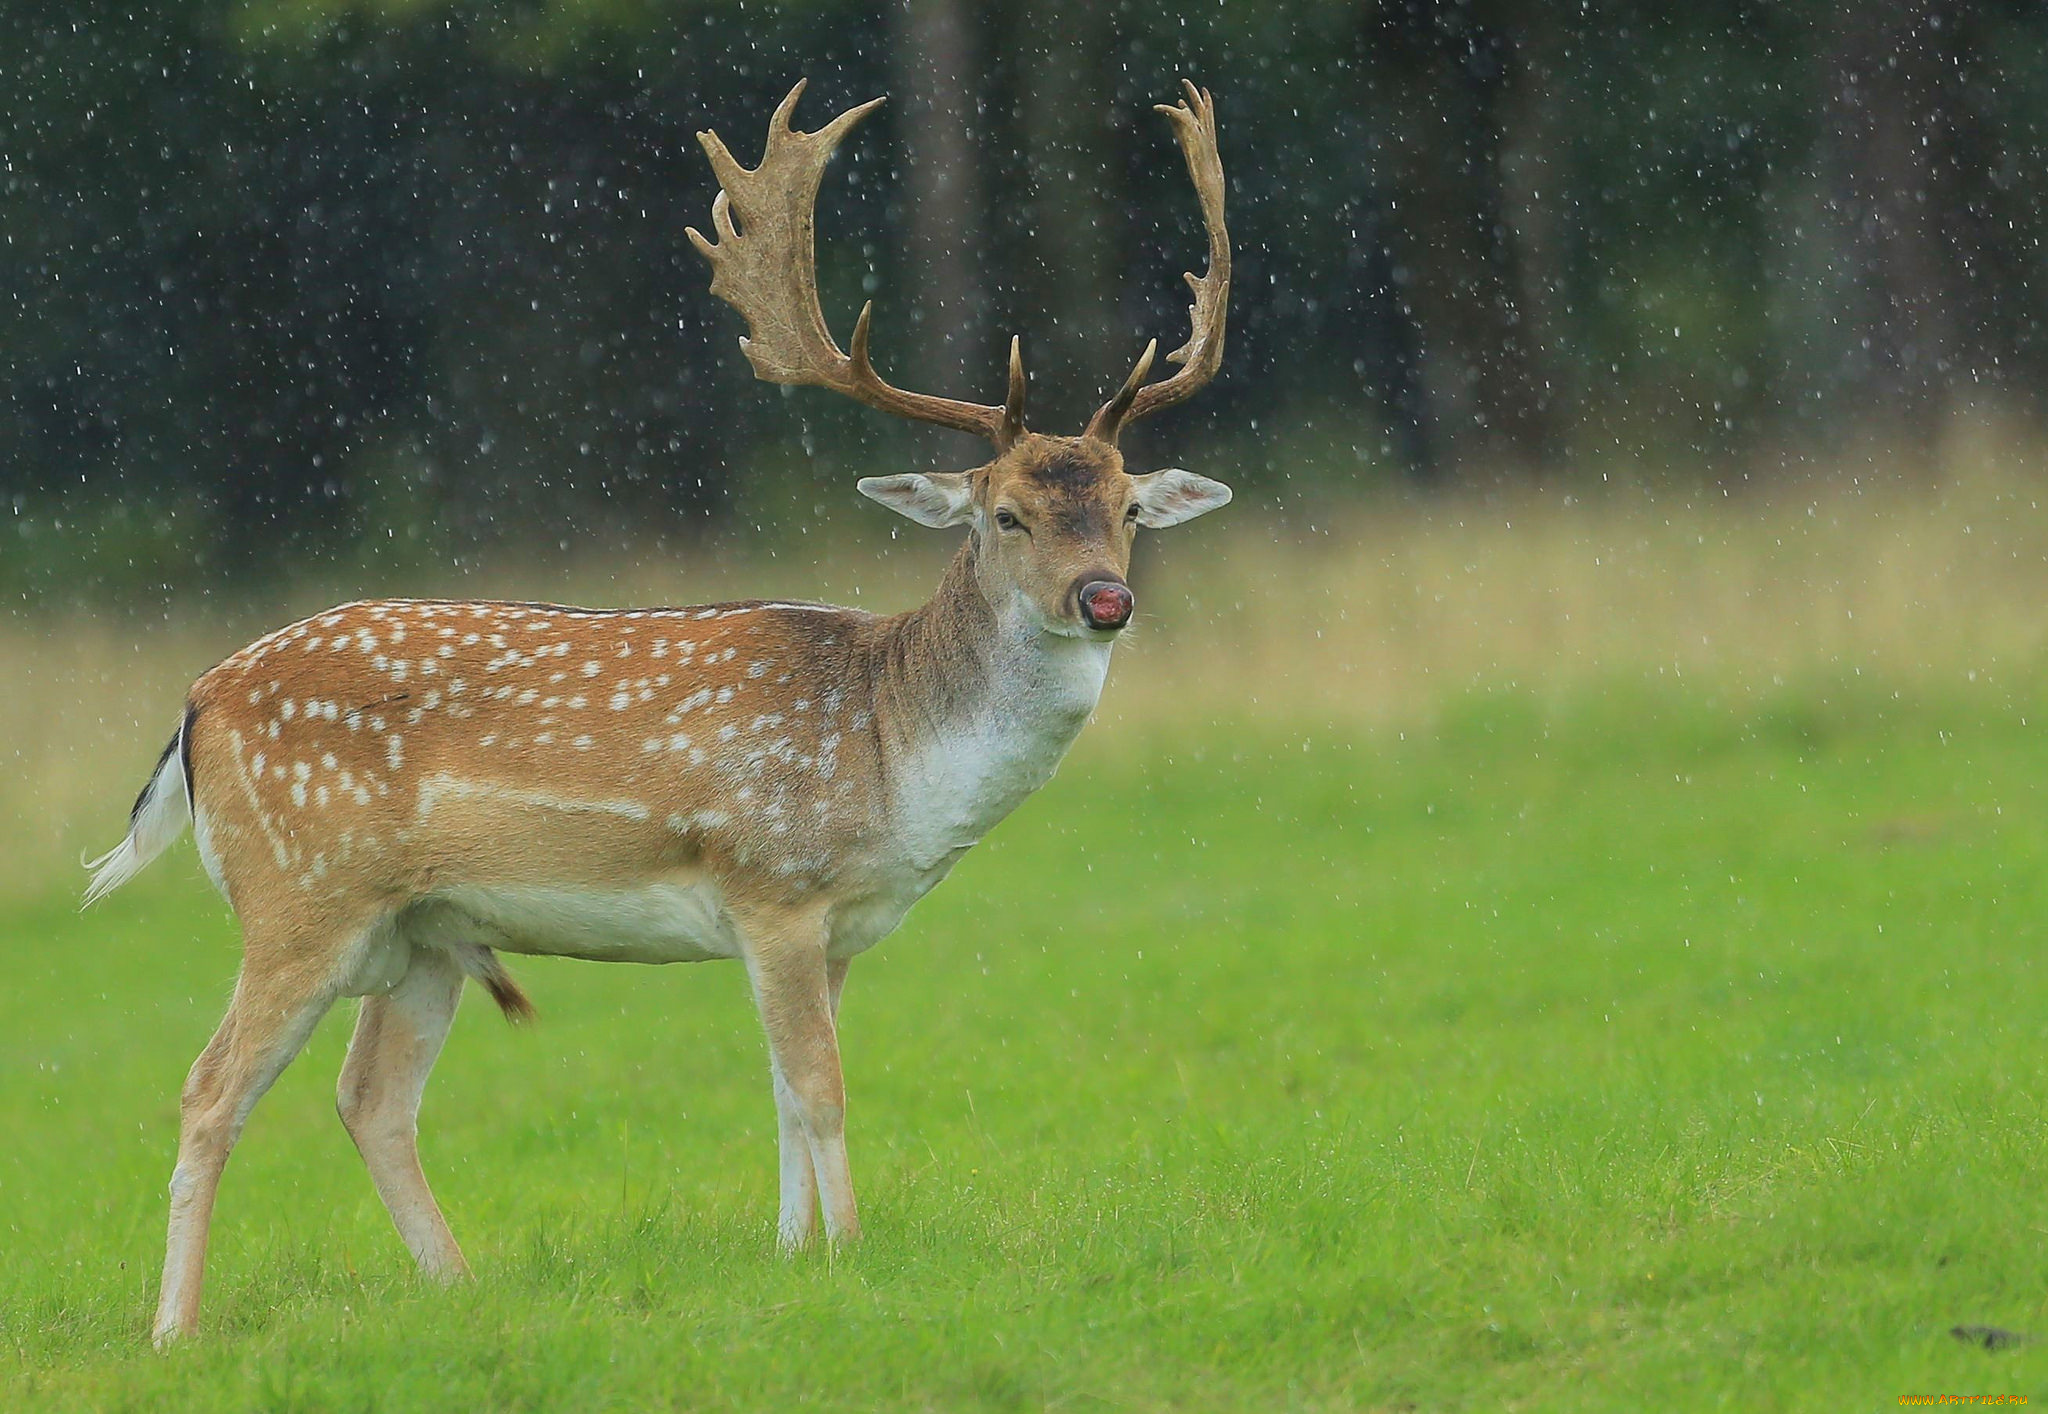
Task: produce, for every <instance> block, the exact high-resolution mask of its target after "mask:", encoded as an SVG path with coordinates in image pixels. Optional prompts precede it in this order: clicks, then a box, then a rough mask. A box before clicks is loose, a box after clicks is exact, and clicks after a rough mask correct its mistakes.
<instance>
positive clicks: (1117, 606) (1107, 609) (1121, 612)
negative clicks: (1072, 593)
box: [1080, 579, 1137, 630]
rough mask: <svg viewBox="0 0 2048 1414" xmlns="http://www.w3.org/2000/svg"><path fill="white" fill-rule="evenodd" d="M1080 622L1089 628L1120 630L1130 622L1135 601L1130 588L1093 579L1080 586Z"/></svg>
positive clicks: (1105, 580)
mask: <svg viewBox="0 0 2048 1414" xmlns="http://www.w3.org/2000/svg"><path fill="white" fill-rule="evenodd" d="M1080 600H1081V622H1082V623H1085V624H1087V625H1088V627H1090V628H1097V629H1109V630H1114V629H1120V628H1122V627H1123V626H1124V625H1125V624H1127V623H1129V622H1130V621H1131V610H1132V609H1133V608H1134V607H1136V603H1137V601H1136V600H1134V599H1133V598H1132V597H1131V587H1130V586H1129V585H1128V584H1123V583H1120V582H1118V581H1117V580H1113V579H1094V580H1090V581H1089V582H1088V583H1086V584H1084V585H1082V586H1081V592H1080Z"/></svg>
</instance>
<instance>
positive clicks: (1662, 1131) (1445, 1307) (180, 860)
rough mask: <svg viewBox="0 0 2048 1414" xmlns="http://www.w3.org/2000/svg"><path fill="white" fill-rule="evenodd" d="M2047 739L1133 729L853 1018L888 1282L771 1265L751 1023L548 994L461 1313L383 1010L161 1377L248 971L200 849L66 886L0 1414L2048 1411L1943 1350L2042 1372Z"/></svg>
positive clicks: (463, 1140) (923, 930) (1870, 721)
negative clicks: (341, 1110)
mask: <svg viewBox="0 0 2048 1414" xmlns="http://www.w3.org/2000/svg"><path fill="white" fill-rule="evenodd" d="M2039 695H2040V694H2029V693H2024V692H2017V691H2008V690H2007V689H2005V688H2000V689H1998V690H1996V691H1993V690H1989V689H1976V688H1972V689H1969V690H1967V691H1957V692H1953V693H1950V694H1949V695H1947V696H1945V697H1937V696H1920V697H1915V696H1913V695H1911V694H1904V695H1901V696H1899V697H1896V698H1895V697H1894V696H1893V695H1892V694H1891V693H1890V692H1889V691H1886V690H1881V689H1879V688H1877V687H1876V686H1875V685H1873V684H1872V683H1870V682H1869V681H1868V680H1862V681H1859V682H1852V683H1851V684H1850V685H1849V686H1847V687H1845V688H1843V689H1841V690H1838V691H1826V690H1820V689H1812V690H1803V691H1801V692H1800V693H1799V694H1797V695H1794V694H1792V693H1790V692H1789V691H1788V692H1787V693H1786V694H1784V695H1782V696H1781V697H1780V698H1779V699H1777V700H1767V701H1764V702H1763V703H1761V704H1752V703H1745V704H1743V705H1741V706H1740V707H1735V706H1731V705H1729V704H1727V703H1717V702H1715V701H1713V700H1710V699H1706V698H1703V697H1701V696H1699V695H1694V694H1688V693H1684V692H1681V691H1679V690H1677V689H1676V688H1674V687H1667V688H1665V689H1661V690H1658V689H1648V690H1646V689H1643V688H1640V687H1632V688H1626V689H1624V688H1615V689H1613V690H1609V691H1602V690H1597V689H1594V690H1588V691H1587V692H1585V693H1584V694H1582V695H1581V696H1580V697H1579V698H1577V699H1576V700H1575V701H1573V702H1571V703H1568V704H1565V705H1563V706H1558V705H1557V704H1550V705H1545V704H1542V703H1539V702H1537V701H1535V700H1534V699H1532V698H1531V697H1529V696H1528V695H1526V694H1519V695H1518V694H1492V695H1476V696H1473V697H1470V698H1467V699H1465V700H1463V701H1462V702H1458V703H1453V704H1450V705H1449V706H1447V708H1446V710H1444V711H1443V712H1442V713H1441V714H1439V717H1438V719H1437V722H1436V724H1435V726H1434V727H1433V728H1432V729H1431V730H1430V731H1429V732H1427V733H1408V734H1406V735H1405V737H1404V734H1403V733H1401V732H1397V731H1393V730H1387V731H1381V732H1367V731H1354V732H1334V731H1316V732H1287V731H1281V730H1278V729H1276V728H1275V727H1274V726H1273V725H1272V724H1271V723H1256V724H1252V725H1249V726H1244V727H1237V728H1230V727H1226V726H1224V725H1220V724H1219V725H1216V726H1213V727H1211V728H1210V729H1207V730H1204V731H1201V732H1199V733H1195V732H1176V731H1174V730H1172V729H1165V728H1148V727H1146V726H1144V725H1142V724H1140V723H1139V722H1137V721H1133V720H1121V721H1119V720H1108V721H1104V722H1101V723H1098V724H1097V726H1096V727H1095V728H1094V729H1093V735H1092V736H1090V737H1089V738H1086V739H1085V742H1086V744H1085V745H1084V747H1083V749H1082V750H1081V751H1080V752H1079V753H1078V754H1077V756H1076V758H1075V759H1074V760H1073V761H1072V762H1070V764H1069V766H1068V768H1067V770H1066V771H1065V772H1063V773H1062V775H1061V777H1060V778H1059V779H1058V780H1056V781H1055V782H1054V784H1053V785H1052V786H1051V787H1049V788H1048V789H1047V790H1046V791H1045V792H1043V793H1042V794H1041V795H1040V796H1039V797H1037V798H1036V799H1034V800H1033V801H1031V802H1030V803H1029V804H1027V805H1026V807H1025V808H1024V809H1023V810H1022V811H1020V812H1019V814H1018V815H1017V816H1016V817H1014V818H1013V819H1012V820H1011V821H1010V822H1009V823H1007V824H1006V825H1005V826H1004V827H1003V828H1002V829H1001V830H999V831H998V832H997V834H996V836H995V837H993V838H992V839H991V840H990V841H989V842H988V843H987V844H986V845H985V846H984V847H983V848H982V849H980V850H978V851H976V852H975V853H974V854H973V855H971V856H970V857H969V858H968V859H967V860H966V861H965V862H964V863H963V864H962V865H961V867H960V868H959V870H958V871H957V872H956V873H955V875H954V876H953V878H952V880H951V881H949V883H948V885H947V886H946V887H945V888H943V889H941V890H939V891H938V892H937V893H936V894H934V895H933V897H932V898H931V899H929V900H928V901H927V902H926V903H925V904H923V905H921V906H920V908H919V909H918V910H917V912H916V913H915V914H914V915H913V916H912V919H911V920H910V922H909V924H908V925H906V927H905V929H904V931H903V932H902V933H900V934H899V935H897V936H896V937H895V938H893V939H891V940H890V941H889V942H887V943H886V944H884V945H883V947H881V948H880V949H878V950H877V951H876V952H875V953H874V954H871V955H870V956H869V957H868V958H866V959H864V960H863V961H862V962H861V963H860V964H859V965H857V966H856V967H855V969H854V973H853V978H852V981H851V982H850V984H849V991H848V999H847V1004H846V1014H845V1031H846V1044H847V1048H848V1060H849V1080H850V1086H851V1091H852V1096H853V1118H852V1129H851V1133H852V1137H853V1154H854V1161H855V1166H856V1177H857V1179H858V1180H859V1181H860V1183H861V1185H862V1195H863V1199H864V1202H865V1207H866V1217H867V1221H868V1224H869V1229H870V1239H869V1240H868V1241H867V1242H866V1244H865V1245H863V1246H862V1247H860V1248H859V1249H858V1250H855V1251H852V1252H848V1253H842V1254H841V1255H839V1256H838V1257H837V1258H836V1259H835V1260H827V1259H825V1258H824V1257H822V1256H819V1257H816V1258H812V1259H808V1260H800V1261H796V1262H794V1263H791V1262H784V1261H781V1260H778V1259H777V1258H776V1257H775V1256H774V1255H773V1254H772V1252H771V1243H770V1227H771V1221H772V1209H773V1202H774V1194H773V1185H774V1171H773V1163H774V1155H773V1149H774V1133H773V1119H772V1110H771V1107H770V1104H769V1099H768V1094H767V1087H766V1083H765V1075H764V1071H765V1065H764V1059H763V1048H762V1045H761V1043H760V1041H759V1039H758V1036H757V1034H756V1029H755V1024H754V1022H753V1021H752V1018H751V1016H750V1013H749V1008H748V1005H747V1000H746V997H745V990H744V982H743V978H742V977H741V975H740V973H739V972H738V971H737V969H733V968H718V967H698V968H672V969H665V970H640V969H634V968H625V967H609V968H607V967H599V966H594V965H587V964H555V965H549V964H543V963H538V962H532V961H528V962H525V963H523V964H522V965H521V967H520V972H521V975H522V978H523V980H524V981H525V982H526V983H527V985H528V987H529V988H530V990H531V991H532V992H533V993H534V994H535V996H536V998H537V1000H538V1001H539V1004H540V1006H541V1008H542V1021H541V1024H540V1025H539V1026H538V1027H537V1028H535V1029H532V1030H530V1031H525V1032H517V1031H512V1030H510V1029H508V1028H507V1027H505V1026H504V1025H502V1024H501V1023H500V1022H499V1020H498V1018H497V1017H496V1015H495V1014H494V1012H492V1011H491V1009H490V1008H489V1006H488V1004H487V1003H481V1002H479V1000H478V999H477V998H476V997H474V996H473V997H471V998H470V999H469V1000H468V1001H466V1003H465V1012H464V1015H463V1016H462V1018H461V1019H460V1021H459V1022H458V1024H457V1027H456V1033H455V1037H454V1039H453V1041H452V1043H451V1045H450V1048H449V1052H448V1054H447V1056H446V1057H445V1059H444V1060H443V1062H442V1065H441V1067H440V1070H439V1071H438V1072H437V1074H436V1076H435V1080H434V1085H433V1087H432V1088H431V1089H430V1090H429V1092H428V1099H427V1106H426V1111H425V1115H424V1122H423V1129H424V1135H425V1153H426V1159H427V1164H428V1167H429V1171H430V1173H431V1175H432V1176H433V1177H434V1179H435V1181H436V1185H437V1187H438V1189H439V1192H440V1195H441V1197H442V1201H443V1203H444V1205H445V1206H446V1207H447V1209H448V1210H449V1213H450V1215H451V1220H452V1222H453V1223H454V1225H455V1227H456V1230H457V1233H458V1235H459V1236H460V1237H462V1238H463V1239H464V1241H465V1243H466V1245H467V1247H468V1250H469V1253H470V1256H471V1259H472V1261H473V1263H474V1264H475V1266H476V1268H477V1270H478V1273H479V1276H480V1280H479V1282H478V1283H477V1284H476V1285H475V1286H474V1287H471V1288H468V1289H463V1290H458V1291H454V1292H441V1291H438V1290H433V1289H428V1288H425V1287H423V1286H421V1285H420V1284H418V1283H417V1282H416V1281H415V1280H414V1278H413V1277H412V1276H411V1274H410V1273H409V1270H408V1263H407V1260H406V1259H405V1256H404V1254H403V1252H402V1250H401V1249H400V1247H399V1245H398V1243H397V1240H396V1238H395V1237H394V1236H393V1234H392V1233H391V1232H390V1230H389V1227H388V1224H387V1220H386V1219H385V1217H384V1215H383V1213H382V1211H381V1209H380V1208H379V1207H378V1206H377V1203H376V1200H375V1198H374V1196H373V1195H372V1193H371V1191H370V1186H369V1183H368V1180H367V1178H366V1177H365V1175H364V1174H363V1172H362V1170H361V1167H360V1165H359V1164H358V1163H357V1161H356V1159H355V1157H354V1154H353V1152H352V1150H351V1149H350V1147H349V1145H348V1141H347V1139H346V1138H345V1136H344V1135H343V1133H342V1130H341V1128H340V1125H339V1124H338V1123H337V1122H336V1121H335V1119H334V1114H333V1109H332V1105H331V1099H330V1096H331V1090H332V1083H333V1077H334V1073H335V1071H336V1068H337V1066H338V1064H339V1058H340V1047H341V1044H342V1042H343V1040H344V1038H345V1026H344V1021H345V1018H343V1017H340V1016H337V1017H336V1018H333V1019H331V1020H330V1021H329V1022H328V1023H327V1024H326V1025H325V1026H324V1027H323V1028H322V1031H321V1033H320V1035H319V1037H318V1038H317V1039H316V1042H315V1044H314V1045H313V1047H312V1048H311V1050H310V1051H309V1053H308V1054H307V1056H306V1057H304V1058H303V1059H302V1060H301V1061H300V1062H299V1063H298V1064H297V1065H295V1066H294V1067H293V1068H292V1070H291V1071H290V1072H288V1073H287V1075H286V1077H285V1078H284V1080H283V1081H282V1082H281V1083H280V1084H279V1086H278V1088H277V1090H276V1091H275V1092H273V1094H272V1095H271V1097H270V1098H269V1099H268V1100H267V1101H266V1102H265V1104H264V1106H263V1107H262V1108H261V1109H260V1110H259V1111H258V1113H257V1117H256V1119H255V1121H254V1122H253V1123H252V1125H251V1127H250V1132H249V1134H248V1136H247V1138H246V1140H245V1141H244V1144H243V1146H242V1148H241V1149H240V1150H239V1151H238V1152H237V1154H236V1157H235V1160H234V1163H233V1164H232V1165H231V1166H230V1169H229V1173H228V1178H227V1181H226V1183H225V1185H224V1187H223V1198H222V1208H221V1212H220V1219H219V1223H218V1227H217V1238H216V1244H215V1249H214V1261H213V1268H212V1282H211V1285H210V1289H209V1307H208V1311H207V1315H206V1324H207V1331H208V1333H207V1335H206V1337H205V1338H204V1339H202V1340H201V1341H199V1342H198V1343H197V1344H195V1345H193V1346H191V1347H189V1348H186V1349H182V1350H179V1351H176V1352H175V1353H173V1354H171V1355H169V1356H167V1357H164V1356H157V1355H153V1354H151V1353H149V1351H148V1349H147V1346H146V1343H145V1339H144V1337H145V1331H146V1319H147V1315H148V1310H149V1306H150V1302H151V1299H152V1296H153V1288H154V1284H155V1275H156V1264H157V1262H158V1260H159V1256H160V1251H159V1244H160V1239H161V1225H162V1215H163V1214H162V1207H163V1204H162V1198H161V1194H162V1185H163V1181H164V1178H165V1176H166V1172H167V1169H168V1166H169V1160H170V1155H171V1149H172V1145H173V1139H174V1130H175V1106H174V1091H175V1089H176V1085H177V1082H178V1079H179V1077H180V1075H181V1074H182V1071H183V1068H184V1066H185V1065H186V1064H187V1062H188V1061H189V1059H190V1057H191V1056H192V1054H193V1053H194V1052H195V1051H196V1050H197V1048H198V1047H199V1045H200V1044H201V1042H202V1041H203V1040H204V1038H205V1036H206V1034H207V1033H208V1031H209V1029H210V1028H211V1026H212V1024H213V1022H214V1020H215V1017H216V1013H217V1010H218V1007H219V1005H220V1002H221V1000H222V997H223V994H224V989H225V987H226V985H227V983H228V981H229V979H230V978H231V976H232V973H233V970H234V966H235V953H234V947H233V941H232V934H231V930H230V926H229V923H228V921H227V919H226V917H225V915H224V913H223V910H222V907H221V906H220V905H219V904H218V903H217V902H216V901H215V900H214V899H213V898H212V896H211V895H210V894H209V893H208V891H207V890H206V888H205V886H204V884H203V882H202V881H201V880H200V879H199V877H198V870H197V867H196V864H195V862H194V860H193V857H192V854H191V851H190V847H189V846H184V847H182V848H181V849H180V851H179V852H178V853H177V854H176V855H174V856H173V857H172V858H171V859H170V860H169V861H168V862H167V863H166V864H163V865H160V866H158V869H157V871H155V872H154V873H153V874H152V875H150V876H147V877H146V878H145V880H144V881H143V882H141V883H139V884H138V885H136V886H134V887H133V888H132V890H130V891H129V892H127V893H125V894H123V895H118V896H116V898H115V899H114V900H113V901H112V902H111V903H110V904H109V905H107V906H105V907H103V908H102V909H101V910H99V911H97V912H95V913H94V914H92V915H90V916H88V917H85V918H81V917H79V916H78V915H77V914H76V913H75V912H74V906H73V901H72V892H71V885H72V884H73V883H75V881H73V880H69V879H66V880H64V881H62V886H61V887H59V886H53V887H52V888H50V889H49V890H48V891H47V892H45V893H43V894H42V895H40V896H39V897H34V898H33V899H32V900H30V901H25V902H22V903H19V904H17V905H16V906H15V907H14V908H13V909H12V911H11V912H10V913H9V914H8V915H7V917H6V921H5V924H4V932H0V938H4V942H0V947H4V949H5V967H6V972H7V975H8V977H9V978H10V979H11V981H10V985H9V986H8V987H7V989H6V990H5V992H4V993H0V1078H4V1084H0V1126H4V1130H5V1132H6V1133H7V1134H8V1135H9V1136H11V1138H12V1142H11V1143H10V1144H8V1145H7V1146H6V1147H5V1149H4V1150H0V1207H4V1212H5V1217H4V1219H0V1223H4V1229H0V1230H4V1232H5V1234H6V1245H7V1253H8V1259H7V1261H6V1263H5V1264H4V1267H0V1335H4V1348H5V1351H6V1355H5V1364H4V1367H0V1405H5V1406H6V1407H8V1408H35V1407H42V1408H52V1409H75V1408H83V1407H95V1408H136V1409H144V1408H148V1409H157V1408H163V1407H168V1406H173V1405H183V1406H186V1407H204V1408H216V1409H241V1408H250V1409H273V1408H274V1409H284V1408H292V1409H334V1410H354V1409H372V1408H400V1407H422V1408H428V1407H431V1408H448V1409H459V1408H482V1407H494V1408H519V1409H554V1408H596V1407H606V1406H614V1405H617V1406H627V1407H649V1406H656V1407H677V1408H705V1409H712V1408H765V1407H769V1406H787V1405H791V1404H810V1405H816V1406H819V1407H834V1408H932V1409H954V1408H969V1407H987V1408H1024V1407H1030V1408H1038V1407H1059V1408H1087V1407H1095V1406H1102V1407H1115V1408H1159V1407H1187V1408H1226V1407H1234V1408H1278V1407H1296V1408H1387V1409H1406V1408H1418V1409H1437V1408H1447V1407H1470V1408H1549V1407H1573V1408H1593V1409H1597V1408H1617V1409H1621V1408H1628V1409H1637V1408H1677V1407H1686V1408H1696V1407H1712V1406H1716V1405H1727V1406H1730V1407H1741V1408H1779V1407H1783V1408H1815V1409H1821V1408H1827V1409H1834V1408H1857V1407H1861V1408H1868V1407H1872V1406H1874V1405H1880V1404H1882V1405H1891V1404H1893V1403H1894V1401H1895V1396H1897V1395H1900V1394H1909V1393H1944V1392H1947V1393H1979V1394H1982V1393H1990V1394H1998V1393H2030V1392H2033V1391H2035V1390H2037V1389H2038V1386H2036V1385H2035V1383H2034V1382H2035V1381H2036V1380H2039V1379H2041V1378H2042V1376H2043V1374H2044V1372H2048V1355H2044V1354H2043V1353H2042V1352H2041V1350H2040V1349H2039V1348H2035V1349H2029V1348H2020V1349H2016V1350H2008V1351H2001V1352H1996V1353H1987V1352H1985V1351H1983V1350H1979V1349H1972V1348H1966V1347H1965V1346H1963V1345H1962V1344H1960V1343H1958V1342H1957V1341H1955V1340H1953V1339H1952V1338H1951V1337H1950V1336H1949V1334H1948V1331H1949V1328H1950V1327H1952V1326H1955V1325H1958V1324H1965V1323H1968V1324H1988V1325H1995V1326H2000V1327H2005V1328H2009V1329H2014V1330H2018V1331H2022V1332H2028V1333H2035V1334H2042V1335H2048V1278H2044V1262H2043V1259H2042V1255H2043V1248H2044V1246H2048V1185H2044V1184H2043V1183H2042V1182H2041V1179H2040V1175H2041V1172H2042V1168H2043V1155H2044V1143H2048V1114H2044V1106H2043V1103H2042V1099H2041V1085H2040V1082H2041V1078H2042V1077H2043V1076H2044V1075H2048V966H2043V965H2042V963H2041V962H2040V960H2039V959H2040V955H2041V952H2042V941H2043V935H2044V931H2048V925H2044V921H2043V920H2044V917H2048V814H2044V811H2043V800H2042V782H2043V781H2048V735H2044V732H2043V730H2042V728H2041V726H2040V725H2039V724H2038V722H2032V721H2030V720H2028V709H2027V706H2026V701H2027V700H2029V699H2030V698H2033V697H2037V696H2039ZM1083 822H1085V823H1083ZM1106 843H1113V844H1114V845H1115V846H1116V848H1117V850H1118V851H1119V852H1120V853H1121V855H1122V857H1123V859H1124V860H1125V861H1126V862H1125V863H1124V864H1123V865H1122V866H1121V867H1118V868H1115V869H1108V868H1105V867H1104V865H1103V860H1104V857H1105V844H1106ZM1091 861H1092V865H1093V867H1092V868H1091Z"/></svg>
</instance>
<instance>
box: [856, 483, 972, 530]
mask: <svg viewBox="0 0 2048 1414" xmlns="http://www.w3.org/2000/svg"><path fill="white" fill-rule="evenodd" d="M856 486H857V489H858V490H859V491H860V494H861V495H863V496H865V497H867V498H868V499H869V500H870V501H880V502H881V503H882V504H883V505H885V506H887V507H888V508H889V509H890V510H892V511H894V512H896V514H897V515H900V516H908V517H910V519H912V520H914V521H916V522H917V523H918V524H919V525H929V526H932V527H934V528H937V529H944V528H945V527H946V526H949V525H965V524H967V522H968V521H970V520H972V519H974V489H973V487H971V486H970V485H969V484H968V481H967V473H966V472H964V471H935V472H932V473H930V474H929V475H926V474H924V473H921V472H915V471H911V472H905V473H904V474H903V475H901V476H864V477H862V478H861V479H860V480H859V482H857V483H856Z"/></svg>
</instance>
